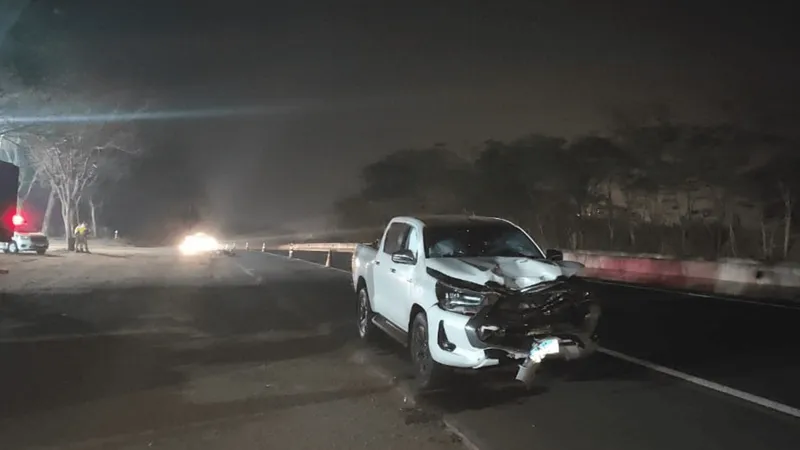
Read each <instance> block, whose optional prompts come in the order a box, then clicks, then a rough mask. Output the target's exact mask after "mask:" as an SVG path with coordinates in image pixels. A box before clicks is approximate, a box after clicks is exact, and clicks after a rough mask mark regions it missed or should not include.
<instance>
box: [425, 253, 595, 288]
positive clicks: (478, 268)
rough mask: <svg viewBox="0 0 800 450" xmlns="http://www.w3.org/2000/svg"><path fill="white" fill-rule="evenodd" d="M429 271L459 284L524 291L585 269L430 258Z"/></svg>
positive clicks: (526, 261)
mask: <svg viewBox="0 0 800 450" xmlns="http://www.w3.org/2000/svg"><path fill="white" fill-rule="evenodd" d="M426 264H427V266H428V268H430V269H433V270H436V271H439V272H441V273H443V274H445V275H447V276H450V277H453V278H457V279H459V280H464V281H469V282H471V283H476V284H480V285H484V284H486V283H487V282H489V281H494V282H496V283H499V284H501V285H503V286H506V287H508V288H510V289H523V288H526V287H528V286H533V285H534V284H538V283H541V282H543V281H551V280H554V279H556V278H558V277H559V276H562V275H566V276H571V275H574V274H575V273H577V272H578V270H580V269H581V268H582V267H583V265H582V264H580V263H578V262H574V261H557V262H555V261H550V260H545V259H531V258H520V257H506V256H502V257H494V256H481V257H473V258H454V257H448V258H431V259H428V260H427V261H426Z"/></svg>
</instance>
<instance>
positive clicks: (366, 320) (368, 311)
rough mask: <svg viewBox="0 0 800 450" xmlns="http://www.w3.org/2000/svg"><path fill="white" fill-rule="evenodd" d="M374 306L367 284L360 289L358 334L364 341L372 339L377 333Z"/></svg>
mask: <svg viewBox="0 0 800 450" xmlns="http://www.w3.org/2000/svg"><path fill="white" fill-rule="evenodd" d="M373 317H375V313H374V312H372V306H371V305H370V303H369V293H368V292H367V288H366V286H364V287H362V288H361V289H359V290H358V336H359V337H360V338H361V339H362V340H364V341H370V340H372V338H373V335H374V334H375V324H374V323H372V318H373Z"/></svg>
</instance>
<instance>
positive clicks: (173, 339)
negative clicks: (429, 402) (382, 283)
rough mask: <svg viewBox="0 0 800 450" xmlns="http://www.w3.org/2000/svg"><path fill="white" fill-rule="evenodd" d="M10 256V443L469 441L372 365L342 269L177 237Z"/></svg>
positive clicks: (442, 445)
mask: <svg viewBox="0 0 800 450" xmlns="http://www.w3.org/2000/svg"><path fill="white" fill-rule="evenodd" d="M4 263H5V264H6V265H7V267H9V269H10V270H9V274H6V275H2V276H3V277H8V278H3V279H0V283H3V284H0V448H2V449H14V450H21V449H43V448H47V449H55V448H57V449H65V448H75V449H109V448H114V449H152V448H160V449H214V450H216V449H219V450H222V449H237V450H251V449H264V448H285V449H309V450H311V449H351V448H370V449H372V448H374V449H395V450H406V449H408V448H415V449H418V450H449V449H454V450H455V449H459V448H462V446H461V444H460V442H458V440H457V439H455V438H454V437H453V435H452V434H450V433H448V432H447V431H445V430H444V429H443V428H442V427H441V422H440V421H439V420H438V418H437V417H436V416H431V415H430V414H425V413H424V411H421V410H419V409H416V408H414V407H413V405H409V404H407V403H405V402H404V401H403V398H402V395H400V393H399V392H398V391H397V389H396V386H395V384H394V383H393V382H392V380H391V379H389V378H387V377H384V376H379V375H380V374H379V373H378V374H376V372H375V371H374V370H373V369H372V367H371V366H368V365H365V364H364V360H363V358H361V349H360V347H359V346H358V345H357V342H356V341H355V339H353V333H352V326H351V323H350V322H351V321H352V314H351V311H350V310H349V309H344V308H341V307H340V306H341V305H338V304H337V303H336V302H331V301H330V299H329V298H328V295H332V296H334V297H337V298H341V299H345V297H346V296H347V293H348V288H347V285H346V283H342V282H341V276H340V274H337V273H330V272H325V271H323V270H320V269H318V268H315V267H312V266H308V265H303V266H301V265H296V264H292V263H288V264H287V263H286V262H285V261H282V260H280V259H278V258H275V257H266V256H263V255H259V257H258V258H254V257H251V256H246V257H242V258H228V257H217V258H203V257H199V258H180V257H178V256H177V255H175V254H173V253H170V252H169V251H168V249H167V250H166V251H156V250H153V251H148V252H145V251H142V252H133V251H119V252H114V253H108V254H93V255H81V254H65V255H62V256H60V257H50V258H36V257H27V256H20V257H9V258H6V259H4ZM248 267H250V268H252V270H251V269H249V268H248ZM309 279H312V280H315V281H320V282H321V283H322V284H323V285H325V284H329V285H330V286H329V290H328V291H327V292H326V295H325V296H320V295H319V291H318V289H319V288H318V287H317V286H315V285H313V284H309V283H308V280H309ZM46 280H52V281H53V282H50V283H45V281H46ZM112 280H118V281H117V285H113V283H111V282H110V281H112ZM342 303H344V301H343V302H342Z"/></svg>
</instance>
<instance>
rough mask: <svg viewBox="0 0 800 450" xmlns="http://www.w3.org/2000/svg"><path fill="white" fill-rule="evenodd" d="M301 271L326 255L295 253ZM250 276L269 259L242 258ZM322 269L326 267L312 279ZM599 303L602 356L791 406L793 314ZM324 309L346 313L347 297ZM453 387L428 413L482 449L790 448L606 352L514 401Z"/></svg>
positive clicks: (788, 424)
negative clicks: (442, 418)
mask: <svg viewBox="0 0 800 450" xmlns="http://www.w3.org/2000/svg"><path fill="white" fill-rule="evenodd" d="M294 257H295V258H297V259H301V260H302V261H289V262H293V263H294V264H298V265H309V264H307V262H305V261H313V262H316V263H324V259H325V256H324V255H322V254H314V253H298V252H295V254H294ZM243 258H244V259H243V261H247V262H248V264H253V265H254V266H257V265H258V264H259V262H256V261H260V260H262V259H269V256H265V255H260V254H255V255H252V254H248V255H244V256H243ZM349 265H350V255H348V254H334V257H333V261H332V266H333V267H334V268H338V269H340V270H341V271H337V270H330V269H327V270H330V271H333V272H336V273H339V274H341V279H340V280H336V282H331V283H322V282H315V283H314V285H315V286H317V287H318V289H319V292H320V295H326V294H325V293H332V292H339V290H338V287H339V283H341V284H345V285H349V284H350V279H349V274H347V273H344V271H347V270H348V269H349ZM320 270H326V269H320ZM596 287H597V289H598V292H599V293H600V296H601V298H602V300H603V307H604V316H603V319H602V321H601V325H600V327H601V328H600V336H601V340H602V343H603V346H604V347H606V348H608V349H611V350H612V351H618V352H622V353H623V354H624V355H626V356H632V357H634V358H637V359H642V360H645V361H646V362H647V363H652V364H653V365H654V366H663V367H665V368H667V369H675V370H678V371H680V372H681V373H682V374H683V375H688V376H695V377H698V378H700V382H701V383H702V382H704V381H711V382H714V383H718V384H722V385H724V386H726V387H730V388H733V389H737V390H741V391H744V392H745V393H748V394H754V395H757V396H760V397H763V398H765V399H767V400H771V401H775V402H779V403H780V404H783V405H788V406H790V407H794V408H800V384H799V383H798V381H799V380H800V353H798V351H797V349H798V348H800V333H798V332H797V328H796V327H797V324H798V323H800V308H791V307H785V306H780V307H779V306H772V305H769V304H766V303H749V302H735V301H731V300H722V299H713V298H704V297H697V296H687V295H681V294H678V293H669V292H663V291H661V292H657V291H648V290H643V289H631V288H627V287H620V286H614V285H607V284H597V285H596ZM329 297H330V298H331V301H332V302H336V303H337V304H340V305H341V307H343V308H345V309H347V308H352V304H353V300H352V297H353V294H352V293H351V292H348V293H347V294H346V297H345V298H344V299H339V298H338V297H335V298H334V297H333V296H332V295H329ZM376 351H377V353H378V354H380V355H381V357H380V361H381V364H383V365H384V366H385V367H389V368H390V370H392V371H393V372H394V373H396V374H398V376H400V377H404V376H405V377H407V376H409V374H408V371H407V369H406V367H407V366H406V362H405V361H404V355H403V350H402V349H400V348H397V346H393V345H392V344H391V343H386V344H385V345H383V346H381V348H379V349H377V350H376ZM512 376H513V374H504V373H502V372H500V373H495V374H492V375H491V377H490V378H491V382H488V383H487V382H485V380H480V382H479V380H475V379H473V378H474V377H463V378H462V379H461V380H460V381H459V382H460V383H461V384H463V386H460V387H457V388H455V389H454V390H453V392H448V393H440V394H437V395H435V396H432V397H431V398H430V399H428V404H429V405H431V406H432V407H434V408H437V409H439V410H441V411H443V412H444V413H446V414H447V417H449V418H451V419H452V420H453V422H454V423H457V424H459V426H460V427H461V428H462V429H464V430H465V431H466V432H467V433H469V434H470V437H472V438H473V439H474V440H475V442H478V443H480V444H481V445H482V446H483V447H487V448H496V449H500V448H503V449H515V448H520V449H522V448H526V449H527V448H531V447H532V446H536V448H542V449H547V448H558V449H609V450H611V449H615V450H618V449H640V448H648V449H665V450H666V449H675V448H684V449H698V450H699V449H705V450H707V449H712V448H720V449H728V450H730V449H751V448H770V449H783V448H786V449H790V448H791V449H794V448H797V443H798V442H800V419H797V418H794V417H791V416H788V415H785V414H781V413H777V412H775V411H772V410H770V409H767V408H764V407H762V406H758V405H754V404H752V403H750V402H747V401H745V400H741V399H739V398H736V397H733V396H729V395H725V394H721V393H718V392H715V391H713V390H710V389H707V388H704V387H701V386H699V385H697V384H695V383H690V382H687V381H685V380H682V379H679V378H675V377H672V376H667V375H664V374H662V373H660V372H657V371H654V370H651V369H649V368H646V367H642V366H640V365H637V364H631V363H630V362H626V361H624V360H621V359H619V358H616V357H612V356H609V355H607V354H600V355H597V356H596V357H593V358H591V359H589V360H586V361H582V362H580V363H571V364H559V365H551V366H550V367H549V368H548V369H545V370H544V373H543V374H542V377H541V378H540V379H539V380H540V383H541V387H540V388H539V389H538V390H534V392H530V393H528V392H523V391H521V390H520V389H519V388H518V386H515V385H513V383H507V382H504V380H507V379H508V378H509V377H512Z"/></svg>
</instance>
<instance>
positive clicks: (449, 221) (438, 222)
mask: <svg viewBox="0 0 800 450" xmlns="http://www.w3.org/2000/svg"><path fill="white" fill-rule="evenodd" d="M403 219H416V220H419V221H420V222H422V223H423V224H424V226H426V227H446V226H457V225H481V224H488V223H498V222H502V223H507V221H506V220H504V219H500V218H498V217H487V216H472V215H466V214H436V215H423V216H417V217H403Z"/></svg>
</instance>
